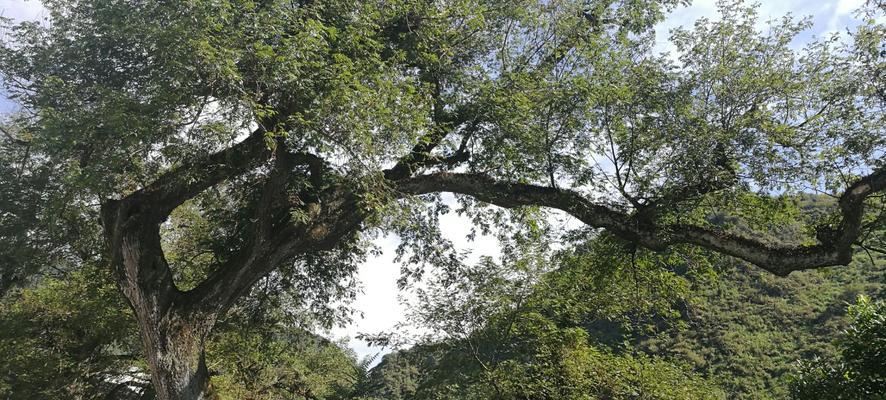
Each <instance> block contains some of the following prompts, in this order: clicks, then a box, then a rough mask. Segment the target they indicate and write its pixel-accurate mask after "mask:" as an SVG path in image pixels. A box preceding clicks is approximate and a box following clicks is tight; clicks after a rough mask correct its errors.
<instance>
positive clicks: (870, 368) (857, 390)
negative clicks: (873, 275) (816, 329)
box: [791, 296, 886, 399]
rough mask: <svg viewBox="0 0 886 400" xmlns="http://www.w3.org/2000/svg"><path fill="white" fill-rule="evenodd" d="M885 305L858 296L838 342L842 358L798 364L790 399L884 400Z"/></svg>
mask: <svg viewBox="0 0 886 400" xmlns="http://www.w3.org/2000/svg"><path fill="white" fill-rule="evenodd" d="M884 310H886V303H884V302H883V301H882V300H880V301H873V300H871V299H870V298H869V297H867V296H859V297H858V300H857V302H856V303H855V304H850V305H849V307H848V314H849V317H850V319H851V323H850V324H849V327H848V328H847V329H846V331H845V332H844V333H843V336H842V337H841V338H840V339H839V340H838V342H837V343H838V345H839V347H840V351H841V353H842V354H841V357H840V359H839V360H837V361H836V362H835V361H833V360H821V359H816V360H813V361H812V362H801V363H800V365H799V368H798V371H797V372H796V374H795V376H794V377H793V382H792V385H791V398H795V399H804V398H808V397H809V396H815V397H817V398H821V399H882V398H884V396H886V376H884V373H883V371H884V370H886V361H884V357H883V353H884V352H886V315H884V313H883V311H884Z"/></svg>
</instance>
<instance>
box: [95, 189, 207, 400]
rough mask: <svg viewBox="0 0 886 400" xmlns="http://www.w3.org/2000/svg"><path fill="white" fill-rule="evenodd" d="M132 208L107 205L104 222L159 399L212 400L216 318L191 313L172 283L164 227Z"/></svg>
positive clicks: (182, 296) (121, 284)
mask: <svg viewBox="0 0 886 400" xmlns="http://www.w3.org/2000/svg"><path fill="white" fill-rule="evenodd" d="M132 208H136V209H137V207H134V206H132V205H127V206H121V205H120V203H117V202H108V203H107V204H105V205H103V209H102V214H103V215H102V220H103V223H104V228H105V236H106V239H107V240H108V244H109V247H110V249H111V253H112V258H113V260H114V266H115V268H116V270H117V278H118V282H119V285H120V289H121V291H122V292H123V295H124V296H125V297H126V298H127V300H129V304H130V305H131V306H132V309H133V311H134V313H135V317H136V321H137V322H138V328H139V334H140V336H141V341H142V346H143V348H144V352H145V358H146V359H147V362H148V366H149V367H150V369H151V382H152V383H153V389H154V391H155V392H156V398H157V400H203V399H210V398H212V396H211V395H210V390H209V389H210V382H209V372H208V370H207V369H206V362H205V359H204V350H203V349H204V347H203V343H204V340H205V339H206V337H207V335H208V334H209V332H210V331H211V329H212V326H213V324H214V322H215V317H214V315H213V314H211V313H201V312H197V311H194V310H191V308H190V307H189V305H190V304H188V302H187V299H185V296H184V294H183V293H182V292H181V291H179V290H178V288H177V287H176V286H175V283H174V282H173V279H172V272H171V271H170V269H169V264H168V263H167V261H166V258H165V257H164V255H163V249H162V246H161V244H160V227H159V223H157V222H155V221H153V220H151V219H149V218H140V217H141V215H139V214H138V213H135V212H132V210H131V209H132Z"/></svg>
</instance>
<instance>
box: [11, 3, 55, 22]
mask: <svg viewBox="0 0 886 400" xmlns="http://www.w3.org/2000/svg"><path fill="white" fill-rule="evenodd" d="M46 14H47V12H46V8H44V7H43V4H42V3H40V2H39V1H35V0H0V15H2V16H4V17H7V18H12V19H13V20H15V21H17V22H22V21H37V20H40V19H43V18H45V17H46Z"/></svg>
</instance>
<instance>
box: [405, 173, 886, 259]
mask: <svg viewBox="0 0 886 400" xmlns="http://www.w3.org/2000/svg"><path fill="white" fill-rule="evenodd" d="M394 185H395V186H396V188H397V189H399V190H400V191H401V192H402V193H404V194H407V195H419V194H426V193H435V192H453V193H460V194H465V195H469V196H472V197H474V198H476V199H478V200H480V201H483V202H487V203H490V204H494V205H497V206H500V207H505V208H513V207H520V206H528V205H535V206H543V207H550V208H556V209H559V210H563V211H565V212H567V213H569V214H571V215H572V216H574V217H576V218H578V219H579V220H581V221H582V222H584V223H585V224H587V225H589V226H593V227H597V228H603V229H606V230H607V231H609V232H611V233H613V234H615V235H616V236H619V237H621V238H623V239H625V240H628V241H631V242H634V243H637V244H639V245H641V246H644V247H647V248H649V249H652V250H662V249H665V248H667V247H668V246H671V245H674V244H680V243H684V244H692V245H696V246H700V247H703V248H707V249H711V250H714V251H717V252H720V253H723V254H727V255H731V256H734V257H738V258H741V259H743V260H745V261H748V262H750V263H753V264H755V265H757V266H759V267H761V268H763V269H765V270H767V271H770V272H772V273H774V274H776V275H781V276H785V275H787V274H789V273H791V272H793V271H799V270H805V269H813V268H820V267H825V266H832V265H846V264H848V263H849V262H850V261H851V260H852V245H853V243H854V242H855V240H856V239H857V238H858V235H859V233H860V230H861V222H862V216H863V214H864V200H865V198H867V196H869V195H871V194H873V193H876V192H879V191H882V190H884V188H886V169H880V170H878V171H875V172H874V173H873V174H871V175H869V176H867V177H864V178H862V179H860V180H858V181H857V182H856V183H854V184H853V185H852V186H850V187H849V188H848V189H847V190H846V192H845V193H844V194H843V196H842V197H841V198H840V207H841V212H842V214H843V221H842V224H841V225H840V227H839V228H838V232H837V234H836V235H835V236H834V239H833V240H829V241H826V242H821V243H819V244H816V245H812V246H804V245H797V246H784V245H773V244H769V243H765V242H762V241H760V240H757V239H751V238H747V237H743V236H740V235H736V234H733V233H728V232H724V231H720V230H715V229H711V228H707V227H701V226H693V225H683V224H673V225H658V224H656V223H653V222H651V221H648V220H643V219H638V218H635V216H634V215H631V214H629V213H627V212H625V211H622V210H618V209H614V208H611V207H608V206H603V205H598V204H594V203H592V202H591V201H590V200H588V199H586V198H585V197H584V196H582V195H581V194H579V193H578V192H575V191H571V190H565V189H555V188H550V187H544V186H537V185H531V184H522V183H510V182H501V181H496V180H494V179H492V178H490V177H488V176H485V175H479V174H458V173H437V174H432V175H423V176H418V177H414V178H408V179H403V180H401V181H398V182H394Z"/></svg>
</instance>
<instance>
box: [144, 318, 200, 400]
mask: <svg viewBox="0 0 886 400" xmlns="http://www.w3.org/2000/svg"><path fill="white" fill-rule="evenodd" d="M139 330H140V332H141V339H142V344H143V346H144V349H145V355H146V357H147V361H148V365H149V366H150V368H151V382H152V383H153V385H154V390H155V391H156V394H157V399H158V400H197V399H208V398H211V395H210V390H209V388H210V383H209V371H208V370H207V369H206V362H205V359H204V350H203V340H204V338H205V336H206V333H207V332H206V330H205V329H203V328H201V327H199V326H194V324H192V323H190V322H189V321H185V320H183V319H180V318H178V317H172V318H164V319H163V320H162V321H161V322H160V323H159V324H156V325H151V324H150V323H148V321H142V320H141V319H140V320H139Z"/></svg>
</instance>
